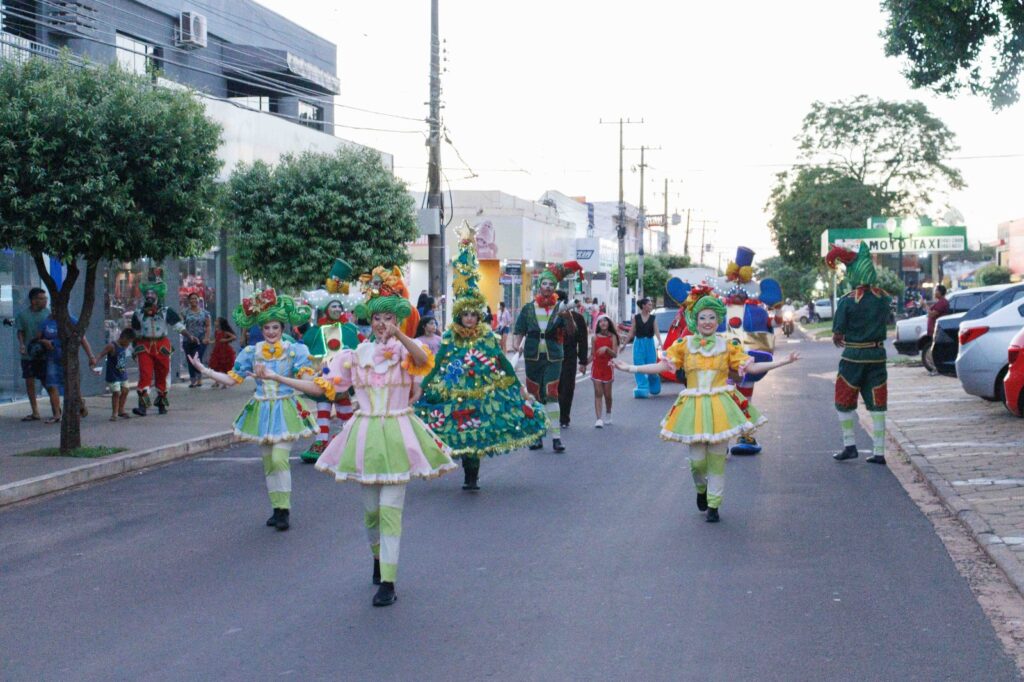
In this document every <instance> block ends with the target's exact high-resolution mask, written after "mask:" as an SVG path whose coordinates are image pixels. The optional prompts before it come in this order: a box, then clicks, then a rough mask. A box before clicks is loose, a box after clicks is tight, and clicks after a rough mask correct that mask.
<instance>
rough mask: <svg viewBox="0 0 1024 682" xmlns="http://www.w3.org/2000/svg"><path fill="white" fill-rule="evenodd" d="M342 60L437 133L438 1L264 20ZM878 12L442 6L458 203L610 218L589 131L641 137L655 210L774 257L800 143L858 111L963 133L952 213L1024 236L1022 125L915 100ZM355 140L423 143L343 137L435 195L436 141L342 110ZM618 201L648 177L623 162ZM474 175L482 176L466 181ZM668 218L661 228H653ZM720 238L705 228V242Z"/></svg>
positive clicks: (547, 3)
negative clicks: (929, 118)
mask: <svg viewBox="0 0 1024 682" xmlns="http://www.w3.org/2000/svg"><path fill="white" fill-rule="evenodd" d="M260 1H261V2H262V3H263V4H264V5H266V6H268V7H270V8H272V9H274V10H276V11H278V12H280V13H281V14H283V15H284V16H286V17H288V18H289V19H292V20H293V21H296V22H298V23H299V24H302V25H303V26H305V27H307V28H310V29H312V30H313V31H315V32H317V33H318V34H320V35H323V36H324V37H326V38H328V39H329V40H331V41H333V42H335V43H336V44H337V45H338V75H339V77H340V79H341V89H342V92H341V95H340V96H339V97H338V98H337V99H336V101H337V102H338V103H339V104H344V105H353V106H358V107H363V108H369V109H375V110H378V111H381V112H386V113H390V114H397V115H402V116H409V117H413V118H417V119H422V118H423V117H425V115H426V105H425V102H426V100H427V97H428V87H427V86H428V67H429V44H430V43H429V40H430V2H429V0H386V1H381V2H354V1H352V0H348V1H346V2H337V1H335V0H331V1H328V0H302V2H297V1H296V0H260ZM882 25H883V16H882V13H881V11H880V10H879V3H878V2H875V1H871V0H860V1H855V2H836V1H832V2H821V0H817V1H813V2H812V1H806V2H805V1H796V0H790V1H787V0H778V1H776V2H763V1H761V2H733V3H717V2H715V3H709V2H681V3H666V2H661V1H659V2H655V1H653V0H631V2H615V3H611V2H608V3H603V2H593V1H590V2H584V1H582V0H580V1H576V0H544V1H541V0H519V1H518V2H481V1H480V0H473V1H470V0H441V36H442V38H443V39H444V40H446V41H447V42H446V43H445V46H446V49H447V55H448V61H447V68H448V72H447V73H446V74H444V77H443V87H444V103H445V110H444V118H445V124H446V126H447V128H448V129H449V131H450V135H451V139H452V142H453V143H454V144H455V146H456V147H457V149H458V152H459V153H461V156H462V158H463V159H464V160H465V163H463V161H462V160H460V159H459V157H458V156H457V155H456V153H455V151H454V150H453V149H452V147H450V146H447V145H446V146H445V147H444V149H443V151H442V162H443V165H444V167H445V173H446V175H447V178H448V181H449V182H450V185H451V187H452V188H455V189H500V190H503V191H505V192H509V193H511V194H515V195H518V196H521V197H525V198H529V199H537V198H538V197H539V196H540V195H541V193H543V192H544V191H545V190H548V189H556V190H559V191H561V192H564V193H565V194H569V195H574V196H575V195H585V196H586V197H587V198H588V199H591V200H599V201H600V200H615V199H617V198H618V129H617V126H611V125H599V124H598V120H599V119H601V118H603V119H605V120H609V119H617V118H618V117H619V116H620V115H621V116H626V117H632V118H633V119H634V120H638V119H640V118H642V119H643V120H644V121H645V123H644V124H643V125H632V126H627V127H626V146H627V147H639V146H640V145H641V144H645V145H650V146H653V147H659V146H660V147H661V150H659V151H651V152H649V155H648V162H649V164H650V167H649V169H648V171H647V178H648V185H647V192H646V200H647V202H648V204H653V205H654V206H655V207H660V206H662V203H663V199H662V195H661V190H662V186H663V181H664V179H665V178H666V177H667V178H669V179H670V180H672V183H671V184H670V191H669V194H670V197H669V198H670V211H671V210H680V211H684V210H685V209H686V208H692V209H693V210H694V212H695V214H694V215H695V217H697V216H698V215H699V216H700V218H704V219H708V220H713V221H716V223H714V225H713V227H714V228H716V229H717V235H716V238H715V242H716V244H715V246H716V248H717V249H720V250H722V251H723V252H724V253H725V254H726V257H728V256H729V255H731V253H732V252H734V251H735V247H736V246H737V245H738V244H743V245H747V246H750V247H751V248H754V249H755V250H756V251H757V252H758V253H759V255H761V256H766V255H769V254H770V253H771V252H773V251H774V248H773V246H772V244H771V239H770V236H769V234H768V229H767V227H766V221H767V215H766V214H765V212H764V205H765V202H766V200H767V198H768V195H769V191H770V189H771V187H772V185H773V182H774V176H775V174H776V173H777V172H779V171H780V170H784V169H786V168H787V167H788V166H789V164H791V163H792V162H793V161H794V160H795V158H796V151H795V145H794V143H793V137H794V135H796V134H797V132H798V131H799V129H800V123H801V120H802V118H803V116H804V115H805V114H806V113H807V111H808V109H809V107H810V104H811V103H812V102H813V101H814V100H826V101H828V100H835V99H841V98H849V97H853V96H856V95H859V94H868V95H871V96H876V97H882V98H885V99H894V100H906V99H917V100H921V101H923V102H925V103H926V105H927V106H928V108H929V109H930V110H931V111H932V113H933V114H935V115H937V116H938V117H939V118H941V119H942V120H943V121H944V122H945V123H946V124H947V125H948V126H949V127H950V128H951V129H952V130H953V131H954V132H955V133H956V136H957V140H958V142H959V144H960V146H961V151H960V152H959V153H958V156H965V157H966V156H971V157H977V156H993V155H1005V154H1019V156H1017V157H1013V158H989V159H963V160H958V161H956V162H955V164H956V165H957V166H958V167H959V168H960V169H961V171H962V172H963V174H964V178H965V180H966V181H967V184H968V187H967V189H966V190H963V191H960V192H957V193H956V194H955V195H954V196H952V197H951V198H950V202H951V203H952V205H954V206H955V207H957V208H958V209H959V210H960V211H961V212H962V213H963V215H964V216H965V219H966V220H965V222H966V224H967V227H968V236H969V238H970V239H972V240H974V239H984V240H992V239H994V238H995V231H996V224H997V223H999V222H1001V221H1004V220H1008V219H1012V218H1016V217H1024V202H1022V200H1021V199H1020V197H1021V195H1022V194H1024V193H1022V192H1021V190H1020V179H1021V178H1022V177H1024V172H1022V171H1024V141H1022V140H1021V131H1022V130H1024V108H1022V105H1017V106H1015V107H1012V108H1010V109H1009V110H1004V111H1003V112H1001V113H998V114H997V113H993V112H992V111H991V110H990V108H989V107H988V105H987V103H986V102H985V101H984V100H983V99H980V98H976V97H971V96H969V95H961V96H959V97H957V98H956V99H954V100H950V99H945V98H940V97H936V96H933V95H931V94H929V93H927V92H925V91H914V90H911V89H910V88H909V87H908V86H907V85H906V83H905V81H904V80H903V78H902V76H901V75H900V63H899V62H898V61H897V60H893V59H886V58H885V57H884V55H883V52H882V40H881V39H880V38H879V37H878V32H879V31H880V30H881V28H882ZM336 120H337V122H338V123H343V124H347V125H351V126H363V127H376V128H388V129H393V130H405V131H408V130H414V131H419V132H415V133H397V132H387V133H377V132H371V131H365V130H355V129H351V130H346V129H343V128H339V129H338V134H339V135H341V136H343V137H347V138H349V139H352V140H355V141H357V142H360V143H364V144H368V145H371V146H374V147H376V148H379V149H382V150H385V151H388V152H391V153H393V154H394V155H395V165H396V173H397V174H398V175H400V176H401V177H402V178H404V179H405V180H406V181H408V183H409V185H410V187H411V188H412V189H414V190H419V191H422V190H423V189H424V188H425V185H426V182H425V178H426V157H427V150H426V148H425V147H424V135H423V134H422V131H423V130H424V129H425V124H423V123H422V122H416V121H408V120H402V119H399V118H390V117H384V116H379V115H370V114H362V113H359V112H355V111H350V110H345V109H341V108H339V109H337V110H336ZM626 154H627V156H626V164H627V170H626V185H625V187H626V198H627V200H628V201H631V202H633V203H637V202H638V200H639V176H638V174H637V173H634V172H630V170H629V166H630V165H632V164H636V163H637V162H638V161H639V152H637V151H627V152H626ZM466 164H468V165H469V166H470V167H472V168H473V169H474V170H475V171H476V173H477V174H478V175H479V177H477V178H473V179H468V178H467V176H469V175H470V173H469V171H467V170H466ZM656 210H658V212H660V209H657V208H656ZM709 227H710V226H709Z"/></svg>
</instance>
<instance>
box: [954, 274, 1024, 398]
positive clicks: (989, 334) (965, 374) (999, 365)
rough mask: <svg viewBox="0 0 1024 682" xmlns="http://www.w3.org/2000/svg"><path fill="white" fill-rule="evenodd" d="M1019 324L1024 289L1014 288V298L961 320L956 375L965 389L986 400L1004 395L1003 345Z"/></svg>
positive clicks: (1023, 319)
mask: <svg viewBox="0 0 1024 682" xmlns="http://www.w3.org/2000/svg"><path fill="white" fill-rule="evenodd" d="M1021 326H1024V289H1022V290H1020V291H1017V292H1014V300H1012V301H1011V302H1009V303H1008V304H1006V305H1004V306H1003V307H1001V308H999V309H998V310H995V311H993V312H991V313H989V314H988V315H986V316H985V317H979V318H977V319H973V320H968V321H966V322H962V323H961V324H960V351H959V353H957V356H956V375H957V377H959V379H960V385H961V386H963V388H964V390H965V391H967V393H969V394H971V395H976V396H978V397H979V398H984V399H985V400H993V401H996V400H998V401H1001V400H1002V399H1003V377H1004V376H1006V370H1007V355H1006V349H1007V347H1008V346H1009V345H1010V340H1011V339H1012V338H1013V337H1014V335H1015V334H1016V333H1017V332H1019V331H1020V328H1021Z"/></svg>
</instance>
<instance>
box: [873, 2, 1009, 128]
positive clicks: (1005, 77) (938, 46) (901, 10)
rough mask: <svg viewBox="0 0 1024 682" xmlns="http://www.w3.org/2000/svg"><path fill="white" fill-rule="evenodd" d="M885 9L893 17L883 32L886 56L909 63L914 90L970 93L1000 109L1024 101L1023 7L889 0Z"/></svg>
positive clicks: (1002, 3)
mask: <svg viewBox="0 0 1024 682" xmlns="http://www.w3.org/2000/svg"><path fill="white" fill-rule="evenodd" d="M882 9H883V10H884V11H885V12H886V13H887V14H888V22H887V23H886V26H885V29H884V30H883V31H882V33H881V35H882V37H883V38H884V39H885V54H886V56H888V57H906V58H907V60H908V64H907V65H906V67H905V68H904V70H903V75H904V76H905V77H906V78H907V80H909V81H910V84H911V85H912V86H913V87H915V88H929V89H931V90H933V91H934V92H937V93H940V94H943V95H953V94H954V93H957V92H960V91H961V90H963V89H964V88H967V89H968V90H970V92H972V93H974V94H978V95H983V96H985V97H987V98H988V100H989V103H990V104H991V105H992V107H993V108H994V109H1001V108H1003V107H1007V106H1009V105H1011V104H1014V103H1015V102H1016V101H1017V99H1018V98H1019V97H1020V95H1019V93H1018V88H1017V86H1018V82H1019V80H1020V72H1021V68H1022V66H1024V60H1022V58H1021V52H1022V48H1024V7H1022V6H1021V4H1020V3H1019V2H959V1H955V0H883V2H882ZM985 62H987V65H986V64H985ZM985 66H987V68H983V67H985Z"/></svg>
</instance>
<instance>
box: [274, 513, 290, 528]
mask: <svg viewBox="0 0 1024 682" xmlns="http://www.w3.org/2000/svg"><path fill="white" fill-rule="evenodd" d="M274 516H276V517H277V518H276V519H275V520H274V528H277V529H278V530H288V526H289V524H288V516H289V511H288V510H287V509H275V510H274Z"/></svg>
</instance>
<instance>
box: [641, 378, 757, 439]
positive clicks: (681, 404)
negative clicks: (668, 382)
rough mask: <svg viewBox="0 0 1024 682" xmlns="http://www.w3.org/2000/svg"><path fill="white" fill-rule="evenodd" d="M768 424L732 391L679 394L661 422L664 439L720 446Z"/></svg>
mask: <svg viewBox="0 0 1024 682" xmlns="http://www.w3.org/2000/svg"><path fill="white" fill-rule="evenodd" d="M766 421H768V420H767V419H766V418H765V417H764V416H763V415H762V414H761V413H760V412H759V411H758V410H757V408H756V407H754V406H753V405H749V404H748V403H747V400H746V398H744V397H743V396H742V395H740V394H739V393H738V392H736V391H735V390H733V389H731V388H730V389H729V390H724V391H716V392H710V393H700V394H693V393H689V392H687V391H683V392H682V393H680V395H679V397H678V398H677V399H676V402H675V405H673V406H672V409H670V410H669V412H668V414H667V415H665V418H664V419H662V420H661V438H662V439H663V440H671V441H677V442H680V443H718V442H721V441H724V440H729V439H731V438H735V437H736V436H741V435H744V434H747V433H750V432H752V431H753V430H754V429H756V428H757V427H758V426H761V424H764V423H765V422H766Z"/></svg>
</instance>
